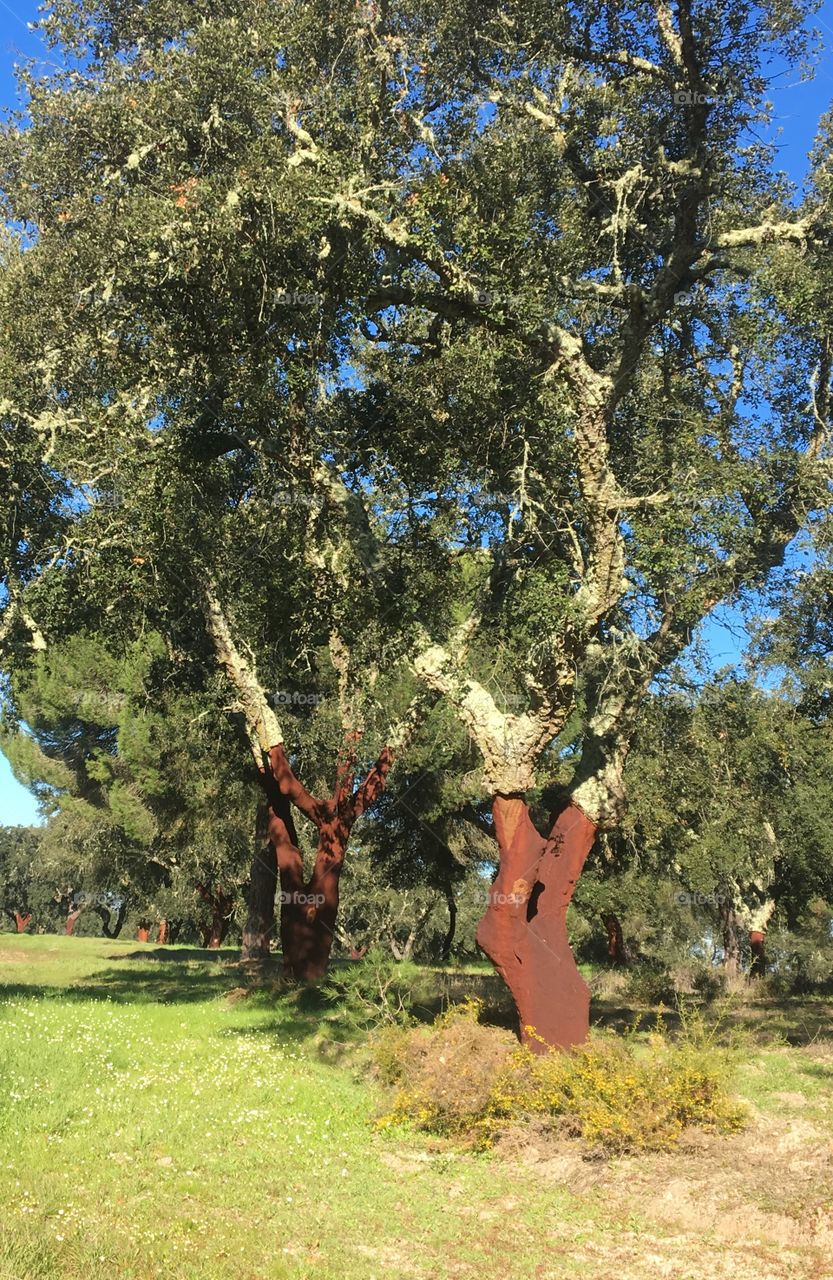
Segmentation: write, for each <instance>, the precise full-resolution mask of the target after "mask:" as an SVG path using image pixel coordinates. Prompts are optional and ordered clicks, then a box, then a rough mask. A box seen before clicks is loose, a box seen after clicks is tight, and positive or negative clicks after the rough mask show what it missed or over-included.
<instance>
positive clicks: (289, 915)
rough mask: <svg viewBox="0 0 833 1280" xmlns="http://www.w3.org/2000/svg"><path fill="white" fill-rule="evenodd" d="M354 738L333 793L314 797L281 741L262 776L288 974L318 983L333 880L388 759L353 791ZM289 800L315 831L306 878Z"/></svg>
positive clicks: (385, 755)
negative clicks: (315, 841) (312, 860)
mask: <svg viewBox="0 0 833 1280" xmlns="http://www.w3.org/2000/svg"><path fill="white" fill-rule="evenodd" d="M354 750H355V743H354V742H353V741H349V742H348V744H347V745H346V750H345V753H344V755H343V757H342V758H341V759H340V761H339V764H338V769H337V771H336V788H335V792H334V794H333V795H332V797H330V798H329V799H327V800H316V799H315V797H314V796H311V795H310V793H309V792H308V791H307V790H306V789H305V788H304V787H303V786H302V785H301V783H300V782H299V781H298V779H297V778H296V777H295V774H294V773H293V771H292V769H291V767H290V764H289V761H288V759H287V757H286V753H285V751H284V749H283V747H282V746H277V747H273V748H272V751H271V752H270V756H269V762H268V763H269V767H268V769H266V768H264V770H263V771H262V773H261V782H262V784H263V787H264V790H265V793H266V797H267V800H268V802H269V823H268V831H269V839H270V842H271V845H272V847H273V848H274V850H275V854H276V857H277V864H278V876H279V880H280V887H281V893H280V902H281V917H280V938H281V951H282V954H283V967H284V972H285V973H286V975H287V977H290V978H293V979H295V980H296V981H301V982H317V981H318V980H319V979H320V978H323V977H324V975H325V973H326V972H327V967H328V965H329V962H330V953H331V951H332V947H333V939H334V936H335V925H336V918H337V916H338V904H339V882H340V880H341V869H342V867H343V865H344V855H345V852H346V850H347V841H348V839H349V838H350V832H351V830H352V828H353V824H354V823H355V822H356V821H357V819H358V818H360V817H361V815H362V814H363V813H364V812H365V810H366V809H367V808H368V807H369V806H370V805H371V804H373V803H374V801H375V800H376V799H377V798H378V797H379V795H381V793H382V791H383V789H384V786H385V780H386V778H387V775H388V772H389V770H390V767H391V765H392V763H393V752H392V751H391V750H390V749H389V748H387V747H386V748H385V749H384V751H383V752H382V754H381V755H380V756H379V759H378V760H377V762H376V764H375V765H374V767H373V768H372V769H371V770H370V772H369V773H368V775H367V777H366V778H365V780H364V782H363V783H362V784H361V786H359V787H358V789H357V790H355V791H354V790H353V765H354ZM293 804H294V805H295V806H296V807H297V808H298V809H299V810H300V811H301V813H303V814H304V815H305V816H306V817H307V818H309V819H310V821H311V822H313V823H314V824H315V826H316V827H317V828H318V849H317V851H316V855H315V864H314V866H313V869H312V875H311V876H310V878H309V880H305V878H304V862H303V858H302V857H301V852H300V850H299V848H298V837H297V835H296V833H295V826H294V823H293V820H292V808H291V806H292V805H293Z"/></svg>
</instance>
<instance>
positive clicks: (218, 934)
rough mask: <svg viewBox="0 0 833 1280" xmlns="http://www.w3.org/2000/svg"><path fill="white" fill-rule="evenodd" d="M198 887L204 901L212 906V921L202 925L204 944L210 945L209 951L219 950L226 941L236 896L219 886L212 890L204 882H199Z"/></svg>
mask: <svg viewBox="0 0 833 1280" xmlns="http://www.w3.org/2000/svg"><path fill="white" fill-rule="evenodd" d="M196 889H197V893H198V894H199V895H200V897H201V898H202V900H203V902H207V903H208V905H209V907H210V908H211V920H210V922H209V923H208V924H206V925H202V926H201V932H202V939H203V942H202V945H203V946H204V947H208V949H209V951H217V950H219V948H220V947H221V946H222V945H223V943H224V942H225V938H226V934H227V933H228V930H229V925H230V924H231V918H232V916H233V915H234V898H232V897H231V896H230V895H229V894H227V893H225V892H224V891H223V890H222V889H221V888H220V887H219V886H218V887H217V889H215V890H213V891H212V890H210V889H208V888H207V887H206V886H205V885H204V884H198V885H197V886H196Z"/></svg>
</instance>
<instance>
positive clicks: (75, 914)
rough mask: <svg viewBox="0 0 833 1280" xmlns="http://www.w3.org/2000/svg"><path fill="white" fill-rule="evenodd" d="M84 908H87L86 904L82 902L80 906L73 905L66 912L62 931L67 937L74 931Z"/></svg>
mask: <svg viewBox="0 0 833 1280" xmlns="http://www.w3.org/2000/svg"><path fill="white" fill-rule="evenodd" d="M86 910H87V904H86V903H82V904H81V905H80V906H77V907H73V908H72V910H71V911H69V913H68V914H67V920H66V924H65V926H64V932H65V933H66V936H67V937H68V938H71V937H72V935H73V933H74V932H75V926H76V924H77V923H78V920H79V919H80V917H81V916H82V915H83V914H84V912H85V911H86Z"/></svg>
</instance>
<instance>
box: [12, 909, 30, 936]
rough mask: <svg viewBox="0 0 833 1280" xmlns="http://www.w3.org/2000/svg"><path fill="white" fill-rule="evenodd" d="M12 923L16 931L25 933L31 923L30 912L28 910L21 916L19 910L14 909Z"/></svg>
mask: <svg viewBox="0 0 833 1280" xmlns="http://www.w3.org/2000/svg"><path fill="white" fill-rule="evenodd" d="M14 923H15V928H16V929H17V932H18V933H25V932H26V930H27V929H28V927H29V925H30V924H31V923H32V913H31V912H29V914H28V915H25V916H22V915H21V914H20V912H19V911H15V913H14Z"/></svg>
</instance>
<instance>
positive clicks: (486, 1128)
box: [375, 1001, 745, 1154]
mask: <svg viewBox="0 0 833 1280" xmlns="http://www.w3.org/2000/svg"><path fill="white" fill-rule="evenodd" d="M478 1014H479V1007H478V1002H476V1001H468V1002H467V1003H466V1004H465V1005H463V1006H457V1007H456V1008H453V1009H451V1010H449V1012H448V1013H447V1014H445V1015H444V1017H443V1018H441V1019H439V1020H438V1021H437V1022H435V1023H434V1025H433V1026H432V1027H428V1028H411V1029H406V1028H395V1029H392V1030H391V1031H388V1032H385V1033H383V1034H381V1035H380V1036H379V1037H377V1040H376V1044H375V1059H376V1063H377V1068H378V1070H379V1075H380V1077H381V1079H382V1080H383V1081H384V1082H385V1083H386V1084H387V1085H388V1086H389V1088H390V1090H391V1095H392V1096H391V1105H390V1107H389V1110H388V1112H387V1114H386V1115H385V1116H383V1118H382V1119H381V1120H380V1122H379V1123H380V1126H382V1127H385V1126H387V1125H390V1124H394V1123H402V1122H409V1123H411V1124H415V1125H417V1127H419V1128H421V1129H425V1130H427V1131H429V1132H431V1133H438V1134H442V1135H445V1136H448V1137H452V1138H456V1139H462V1140H463V1141H464V1142H465V1143H467V1144H471V1145H475V1146H480V1147H488V1146H491V1145H492V1144H493V1143H494V1141H495V1139H496V1137H497V1136H498V1135H499V1134H500V1132H501V1131H502V1130H504V1129H506V1128H508V1127H509V1126H513V1125H517V1124H520V1123H524V1122H525V1121H528V1120H529V1119H530V1118H532V1117H536V1118H538V1119H539V1120H543V1121H544V1122H545V1124H547V1125H548V1126H550V1127H551V1128H552V1129H553V1130H554V1131H556V1130H557V1131H559V1132H561V1133H565V1134H567V1135H570V1136H574V1137H578V1138H581V1139H582V1140H583V1141H584V1142H585V1143H586V1144H587V1145H588V1147H589V1148H590V1149H592V1150H594V1151H598V1152H603V1153H610V1154H613V1153H617V1152H625V1151H635V1150H661V1149H663V1148H667V1147H669V1146H671V1145H673V1143H674V1142H676V1141H677V1139H678V1138H679V1137H680V1135H681V1134H682V1132H683V1131H684V1129H686V1128H688V1127H689V1126H691V1125H698V1126H700V1127H702V1128H705V1129H709V1130H712V1131H717V1132H727V1131H730V1130H733V1129H737V1128H740V1127H741V1126H742V1125H743V1122H744V1115H745V1113H744V1111H743V1108H742V1107H741V1106H740V1105H738V1104H737V1103H736V1102H734V1101H733V1100H732V1099H731V1098H730V1096H729V1095H728V1093H727V1091H726V1076H727V1073H728V1067H729V1064H730V1061H731V1059H730V1057H729V1055H728V1054H727V1052H726V1051H725V1050H723V1049H721V1048H720V1047H719V1046H718V1045H716V1044H715V1043H713V1042H712V1041H711V1040H710V1039H709V1038H707V1037H704V1036H703V1035H702V1034H700V1033H699V1032H698V1030H697V1028H694V1029H691V1030H687V1031H685V1032H684V1034H683V1037H682V1038H681V1039H680V1040H677V1041H672V1040H671V1039H670V1038H669V1037H668V1036H667V1034H666V1033H665V1031H664V1030H663V1029H660V1031H659V1032H657V1033H655V1034H654V1035H652V1036H651V1037H650V1038H649V1041H648V1043H647V1045H645V1046H637V1045H636V1044H635V1043H634V1042H633V1040H632V1039H630V1040H624V1041H623V1040H594V1041H592V1042H591V1043H589V1044H587V1045H584V1046H582V1047H581V1048H579V1049H577V1050H575V1051H574V1052H573V1053H570V1054H565V1053H558V1052H555V1051H548V1052H545V1053H540V1054H538V1053H533V1052H532V1051H531V1050H530V1049H529V1048H527V1047H525V1046H519V1045H517V1043H516V1042H515V1041H514V1039H513V1038H511V1037H509V1036H508V1033H506V1032H502V1031H499V1030H497V1029H495V1028H490V1027H484V1026H481V1025H480V1024H479V1022H478V1020H477V1019H478ZM533 1034H534V1033H533Z"/></svg>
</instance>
